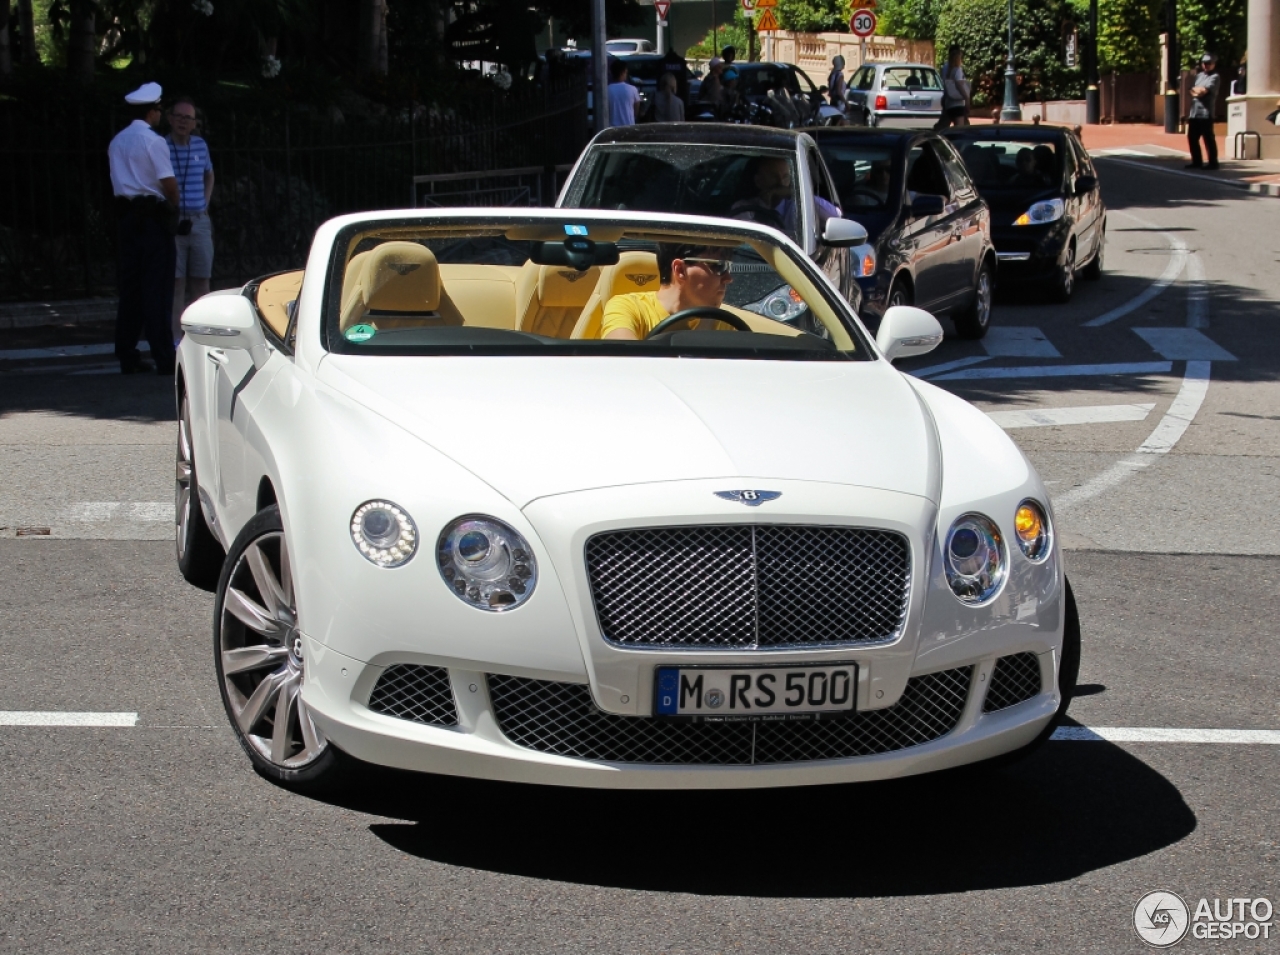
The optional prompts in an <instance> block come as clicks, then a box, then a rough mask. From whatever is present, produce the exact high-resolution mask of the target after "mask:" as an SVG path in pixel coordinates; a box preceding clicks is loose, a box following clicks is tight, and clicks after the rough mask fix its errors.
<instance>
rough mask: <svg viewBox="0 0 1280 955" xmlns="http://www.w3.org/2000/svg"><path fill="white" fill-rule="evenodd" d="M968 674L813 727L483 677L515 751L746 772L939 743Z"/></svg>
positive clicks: (925, 681)
mask: <svg viewBox="0 0 1280 955" xmlns="http://www.w3.org/2000/svg"><path fill="white" fill-rule="evenodd" d="M972 673H973V667H971V666H965V667H958V668H956V669H954V670H944V671H942V672H940V673H930V674H928V675H926V676H919V677H913V678H912V679H910V680H908V681H907V688H906V690H905V691H904V692H903V695H902V698H901V699H900V700H899V701H898V702H897V703H896V704H894V705H893V706H891V707H888V708H887V709H883V710H866V711H864V712H860V713H855V714H853V715H852V716H844V717H836V718H833V719H821V720H798V721H788V722H758V723H695V722H693V721H690V720H679V719H669V718H662V717H649V716H616V715H614V714H612V713H605V712H602V711H601V710H599V709H597V708H596V705H595V703H594V702H593V701H592V699H591V689H590V688H589V687H587V686H585V685H582V684H578V683H552V682H549V681H546V680H529V679H525V678H523V677H514V676H498V675H494V674H490V675H489V677H488V681H489V697H490V700H491V701H492V704H493V711H494V715H495V716H496V717H497V720H498V727H499V728H500V729H501V730H502V733H503V735H504V736H506V737H507V739H509V740H510V741H511V742H513V743H515V744H516V745H517V746H523V747H525V748H527V749H532V750H536V751H537V752H540V753H550V754H554V755H556V756H570V757H574V758H576V759H586V760H594V761H598V762H607V763H644V764H649V765H684V766H752V765H766V764H777V763H797V762H814V761H818V760H827V759H848V758H850V757H854V756H872V755H875V754H877V753H890V752H895V751H897V750H901V749H906V748H908V747H911V746H919V745H921V744H923V743H928V742H932V741H933V740H936V739H941V738H942V737H943V736H946V735H947V734H948V733H949V732H951V730H953V729H954V728H955V726H956V724H957V723H959V721H960V716H961V714H963V712H964V705H965V700H966V699H967V697H968V694H969V681H970V678H971V676H972Z"/></svg>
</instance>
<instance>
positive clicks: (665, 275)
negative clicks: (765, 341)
mask: <svg viewBox="0 0 1280 955" xmlns="http://www.w3.org/2000/svg"><path fill="white" fill-rule="evenodd" d="M724 256H725V249H723V248H719V247H716V246H707V247H700V246H696V245H679V244H675V243H663V244H661V245H659V246H658V281H659V283H660V287H659V289H658V291H656V292H632V293H629V294H627V295H615V296H614V297H613V298H611V299H609V301H608V302H607V303H606V304H605V307H604V316H603V318H602V319H601V323H600V337H601V338H608V339H613V340H615V341H619V340H620V341H640V340H642V339H644V338H645V337H646V336H647V335H648V334H649V333H650V332H651V331H653V330H654V328H656V327H657V325H658V323H660V322H662V321H664V320H665V319H667V318H669V317H670V316H672V315H674V314H676V312H683V311H684V310H685V309H687V308H699V307H709V308H719V307H720V305H721V303H722V302H724V293H725V290H726V288H727V287H728V285H729V283H730V282H731V281H733V278H732V276H731V275H730V274H729V260H728V259H726V258H725V257H724ZM696 324H697V323H696V322H694V323H693V325H692V326H691V327H696Z"/></svg>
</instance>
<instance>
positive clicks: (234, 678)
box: [213, 504, 344, 792]
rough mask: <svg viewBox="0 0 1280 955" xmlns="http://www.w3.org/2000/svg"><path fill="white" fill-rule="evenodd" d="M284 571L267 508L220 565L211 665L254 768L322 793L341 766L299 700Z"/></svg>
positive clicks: (300, 665) (277, 525) (296, 640)
mask: <svg viewBox="0 0 1280 955" xmlns="http://www.w3.org/2000/svg"><path fill="white" fill-rule="evenodd" d="M290 568H291V564H290V561H289V558H288V546H287V544H286V543H285V536H284V524H283V522H282V521H281V519H280V508H279V507H278V506H277V505H275V504H273V505H271V506H270V507H267V508H264V509H263V510H261V511H259V512H258V513H257V514H256V515H254V517H253V519H252V520H251V521H249V523H248V524H246V525H245V527H244V530H242V531H241V532H240V533H239V534H238V535H237V536H236V539H235V541H234V542H233V543H232V545H231V551H230V553H229V554H228V555H227V560H226V562H225V563H224V565H223V568H222V574H221V576H220V577H219V579H218V590H217V599H216V600H215V601H214V611H213V659H214V667H215V669H216V671H217V674H218V690H219V692H220V693H221V695H222V705H223V708H224V709H225V710H226V713H227V719H228V720H229V721H230V722H231V728H232V730H233V731H234V732H235V734H236V739H237V740H238V741H239V743H240V746H241V748H242V749H243V750H244V751H245V754H246V755H247V756H248V757H249V760H250V761H251V762H252V763H253V768H254V769H256V770H257V771H258V773H259V774H260V775H262V776H264V777H266V778H267V779H270V780H272V781H273V782H276V783H279V784H281V785H284V786H287V787H289V788H290V789H296V790H301V791H307V792H318V791H327V790H329V789H331V788H332V787H333V786H334V785H335V784H336V783H338V782H339V781H340V778H341V769H342V768H343V765H344V763H343V761H342V759H341V757H340V755H339V753H338V751H337V750H336V749H335V748H334V747H333V746H332V745H331V744H330V743H329V742H328V740H326V739H325V738H324V736H323V734H322V733H321V732H320V730H319V729H318V728H317V727H316V726H315V724H314V722H313V721H312V720H311V716H310V712H309V711H308V710H307V707H306V704H305V703H303V701H302V697H301V693H300V691H301V686H302V676H303V672H304V670H305V654H304V650H305V647H304V645H303V640H302V638H301V636H300V635H299V633H298V631H297V629H296V622H297V615H296V602H295V600H294V593H293V582H292V571H291V569H290ZM229 595H231V598H230V600H228V597H229ZM250 621H252V622H250ZM281 720H283V721H284V722H283V723H282V724H281V723H280V722H279V721H281Z"/></svg>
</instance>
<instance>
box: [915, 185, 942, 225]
mask: <svg viewBox="0 0 1280 955" xmlns="http://www.w3.org/2000/svg"><path fill="white" fill-rule="evenodd" d="M944 206H945V203H944V202H943V201H942V196H935V195H934V194H932V193H929V192H924V193H921V194H920V195H918V196H916V197H915V198H914V199H912V200H911V215H912V217H913V218H916V219H920V218H923V217H924V216H940V215H942V210H943V208H944Z"/></svg>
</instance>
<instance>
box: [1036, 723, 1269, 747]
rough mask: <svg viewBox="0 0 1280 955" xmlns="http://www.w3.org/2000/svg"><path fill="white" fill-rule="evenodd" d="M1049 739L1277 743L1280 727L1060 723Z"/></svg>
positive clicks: (1260, 744) (1252, 744)
mask: <svg viewBox="0 0 1280 955" xmlns="http://www.w3.org/2000/svg"><path fill="white" fill-rule="evenodd" d="M1050 738H1051V739H1057V740H1070V741H1075V742H1086V743H1098V742H1108V743H1234V744H1238V745H1251V746H1280V730H1213V729H1176V728H1172V727H1152V726H1060V727H1058V728H1057V729H1056V730H1054V731H1053V736H1052V737H1050Z"/></svg>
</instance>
